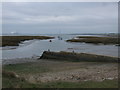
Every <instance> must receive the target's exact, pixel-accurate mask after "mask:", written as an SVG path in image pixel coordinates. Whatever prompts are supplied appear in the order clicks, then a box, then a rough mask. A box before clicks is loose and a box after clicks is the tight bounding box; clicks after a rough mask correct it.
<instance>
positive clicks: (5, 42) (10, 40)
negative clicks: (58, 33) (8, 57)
mask: <svg viewBox="0 0 120 90" xmlns="http://www.w3.org/2000/svg"><path fill="white" fill-rule="evenodd" d="M0 38H1V39H2V42H0V46H18V45H19V43H21V42H22V41H25V40H32V39H40V40H42V39H52V38H54V37H49V36H0Z"/></svg>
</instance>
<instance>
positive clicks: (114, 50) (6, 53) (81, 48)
mask: <svg viewBox="0 0 120 90" xmlns="http://www.w3.org/2000/svg"><path fill="white" fill-rule="evenodd" d="M52 36H55V37H56V38H55V39H52V42H49V40H29V41H25V42H24V43H23V44H20V46H18V47H17V48H16V49H9V50H2V58H3V59H13V58H30V57H34V56H41V55H42V53H43V51H46V50H48V49H50V51H69V52H72V51H73V50H74V51H75V52H84V53H93V54H100V55H106V56H118V46H114V45H94V44H86V43H68V42H65V40H67V39H71V38H73V37H76V35H61V37H62V38H63V40H58V38H57V36H58V35H52ZM77 36H78V35H77Z"/></svg>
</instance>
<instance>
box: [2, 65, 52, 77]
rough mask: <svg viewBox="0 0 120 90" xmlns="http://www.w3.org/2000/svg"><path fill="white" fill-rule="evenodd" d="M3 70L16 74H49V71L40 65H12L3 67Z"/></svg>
mask: <svg viewBox="0 0 120 90" xmlns="http://www.w3.org/2000/svg"><path fill="white" fill-rule="evenodd" d="M3 70H7V71H12V72H15V73H18V74H20V75H21V74H36V73H43V72H49V71H50V69H49V68H47V67H43V66H42V65H40V64H37V63H36V64H34V63H23V64H12V65H5V66H3Z"/></svg>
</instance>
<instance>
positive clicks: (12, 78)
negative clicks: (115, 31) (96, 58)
mask: <svg viewBox="0 0 120 90" xmlns="http://www.w3.org/2000/svg"><path fill="white" fill-rule="evenodd" d="M98 71H99V73H97V72H98ZM71 76H74V78H73V79H72V80H71V78H69V77H71ZM76 76H79V77H80V78H81V79H80V80H77V81H76ZM116 76H117V64H116V63H97V62H64V61H63V62H59V61H48V60H41V61H39V60H38V61H37V62H34V63H33V62H31V63H22V64H10V65H4V66H3V73H2V87H3V88H117V87H118V81H117V79H113V80H108V79H105V80H103V81H97V80H98V79H99V78H101V79H102V78H109V77H116ZM31 77H32V78H31ZM56 77H60V79H59V80H56ZM92 77H94V78H92ZM98 77H99V78H98ZM37 78H38V80H40V79H41V80H43V81H44V82H42V81H38V80H37ZM50 78H52V80H51V79H50ZM62 78H64V79H62ZM95 78H98V79H96V80H95ZM47 79H50V80H49V81H46V80H47ZM89 79H91V80H89ZM35 80H36V81H35ZM69 80H71V81H69ZM84 80H88V81H84Z"/></svg>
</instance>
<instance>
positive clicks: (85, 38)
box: [67, 36, 120, 45]
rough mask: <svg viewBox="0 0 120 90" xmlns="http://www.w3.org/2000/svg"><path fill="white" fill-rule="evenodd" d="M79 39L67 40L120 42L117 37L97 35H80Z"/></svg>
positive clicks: (96, 42)
mask: <svg viewBox="0 0 120 90" xmlns="http://www.w3.org/2000/svg"><path fill="white" fill-rule="evenodd" d="M77 38H78V39H70V40H67V42H85V43H93V44H100V43H101V44H119V45H120V41H119V40H118V38H117V37H95V36H78V37H77Z"/></svg>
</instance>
